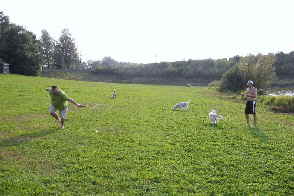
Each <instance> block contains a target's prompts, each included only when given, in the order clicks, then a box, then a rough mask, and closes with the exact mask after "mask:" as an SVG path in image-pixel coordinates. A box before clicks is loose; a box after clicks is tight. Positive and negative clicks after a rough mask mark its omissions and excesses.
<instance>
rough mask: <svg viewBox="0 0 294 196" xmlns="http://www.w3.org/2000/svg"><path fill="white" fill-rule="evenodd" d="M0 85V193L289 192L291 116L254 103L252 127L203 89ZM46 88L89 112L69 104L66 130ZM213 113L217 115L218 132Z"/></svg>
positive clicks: (20, 79)
mask: <svg viewBox="0 0 294 196" xmlns="http://www.w3.org/2000/svg"><path fill="white" fill-rule="evenodd" d="M0 81H1V82H0V95H1V96H0V102H1V105H0V111H1V113H0V195H99V194H101V195H123V194H125V195H182V194H186V195H188V194H214V193H228V194H231V195H244V194H245V193H247V194H253V193H264V195H268V194H269V193H271V195H293V194H294V164H293V163H294V156H293V154H294V143H293V141H294V136H293V125H294V118H293V116H291V115H283V114H274V113H271V112H269V111H268V110H267V108H266V107H265V106H262V105H261V104H259V105H258V108H257V110H258V122H259V126H258V128H256V129H250V128H247V127H246V124H245V119H244V114H243V113H244V112H243V108H244V104H243V103H241V102H239V101H236V100H232V99H228V98H226V96H225V95H222V94H219V93H218V92H215V91H214V90H213V89H208V88H206V87H180V86H152V85H138V84H115V83H96V82H82V81H71V80H59V79H53V78H40V77H25V76H17V75H0ZM50 85H58V86H60V87H61V88H62V89H64V90H65V91H66V92H67V94H68V95H70V97H72V98H74V99H75V100H77V101H78V102H81V103H84V104H86V105H87V106H88V107H87V108H83V109H77V108H75V107H74V106H72V105H71V107H70V113H69V116H68V117H69V120H68V121H66V128H65V129H64V130H61V129H58V126H57V123H55V122H54V120H53V119H52V118H51V117H50V116H49V114H48V106H49V96H48V94H47V92H46V91H44V89H45V88H46V87H48V86H50ZM113 88H115V89H116V90H117V93H118V98H117V99H116V100H112V99H110V96H111V92H112V90H113ZM188 99H191V100H192V102H191V105H190V108H189V110H188V111H172V110H171V108H172V106H173V105H174V104H175V103H177V102H180V101H186V100H188ZM213 108H214V109H217V110H219V112H220V114H222V115H223V116H224V117H225V119H224V120H223V121H221V122H220V123H219V125H218V127H216V128H214V127H211V126H210V124H209V122H208V118H207V113H208V112H209V111H210V110H211V109H213Z"/></svg>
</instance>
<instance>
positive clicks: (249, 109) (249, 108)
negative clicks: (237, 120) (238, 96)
mask: <svg viewBox="0 0 294 196" xmlns="http://www.w3.org/2000/svg"><path fill="white" fill-rule="evenodd" d="M255 109H256V101H247V102H246V108H245V114H256V110H255Z"/></svg>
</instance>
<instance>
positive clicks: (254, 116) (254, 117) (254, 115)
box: [253, 114, 257, 127]
mask: <svg viewBox="0 0 294 196" xmlns="http://www.w3.org/2000/svg"><path fill="white" fill-rule="evenodd" d="M253 119H254V127H256V121H257V119H256V114H253Z"/></svg>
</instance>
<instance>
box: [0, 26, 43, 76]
mask: <svg viewBox="0 0 294 196" xmlns="http://www.w3.org/2000/svg"><path fill="white" fill-rule="evenodd" d="M4 37H5V41H4V42H5V44H4V45H5V49H4V51H3V54H2V57H3V60H4V61H6V62H7V63H9V64H11V72H12V73H17V74H24V75H37V74H38V72H39V70H40V63H41V58H40V43H39V41H38V40H37V39H36V36H35V35H34V34H33V33H31V32H29V31H27V30H25V29H24V28H23V27H21V26H17V25H13V24H11V25H10V27H9V30H8V31H7V32H5V33H4Z"/></svg>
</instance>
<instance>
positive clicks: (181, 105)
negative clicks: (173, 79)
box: [173, 100, 191, 110]
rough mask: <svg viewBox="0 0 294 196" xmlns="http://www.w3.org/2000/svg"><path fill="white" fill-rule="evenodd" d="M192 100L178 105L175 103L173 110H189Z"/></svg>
mask: <svg viewBox="0 0 294 196" xmlns="http://www.w3.org/2000/svg"><path fill="white" fill-rule="evenodd" d="M190 102H191V100H189V101H185V102H180V103H177V104H176V105H174V107H173V110H176V109H183V110H187V109H188V108H189V104H190Z"/></svg>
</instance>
